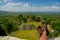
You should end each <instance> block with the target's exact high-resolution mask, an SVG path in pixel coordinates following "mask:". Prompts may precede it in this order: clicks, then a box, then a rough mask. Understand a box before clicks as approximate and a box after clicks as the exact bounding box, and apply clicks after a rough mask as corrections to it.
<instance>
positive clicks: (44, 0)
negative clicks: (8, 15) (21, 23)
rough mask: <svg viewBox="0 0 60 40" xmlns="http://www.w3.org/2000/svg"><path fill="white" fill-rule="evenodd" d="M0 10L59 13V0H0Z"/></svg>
mask: <svg viewBox="0 0 60 40" xmlns="http://www.w3.org/2000/svg"><path fill="white" fill-rule="evenodd" d="M0 10H1V11H19V12H20V11H22V12H25V11H27V12H28V11H43V12H45V11H46V12H60V0H0Z"/></svg>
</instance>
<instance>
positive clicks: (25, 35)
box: [11, 30, 39, 40]
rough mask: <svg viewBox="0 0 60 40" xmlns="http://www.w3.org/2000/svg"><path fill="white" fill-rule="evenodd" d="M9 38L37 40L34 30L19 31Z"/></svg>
mask: <svg viewBox="0 0 60 40" xmlns="http://www.w3.org/2000/svg"><path fill="white" fill-rule="evenodd" d="M11 36H14V37H17V38H21V39H28V40H38V38H39V36H38V32H37V31H36V30H19V31H16V32H13V33H12V34H11Z"/></svg>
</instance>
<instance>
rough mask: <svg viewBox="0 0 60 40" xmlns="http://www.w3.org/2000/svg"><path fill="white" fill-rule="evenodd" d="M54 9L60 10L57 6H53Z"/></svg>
mask: <svg viewBox="0 0 60 40" xmlns="http://www.w3.org/2000/svg"><path fill="white" fill-rule="evenodd" d="M51 8H52V9H59V7H57V6H51Z"/></svg>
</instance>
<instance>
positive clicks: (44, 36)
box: [38, 22, 49, 40]
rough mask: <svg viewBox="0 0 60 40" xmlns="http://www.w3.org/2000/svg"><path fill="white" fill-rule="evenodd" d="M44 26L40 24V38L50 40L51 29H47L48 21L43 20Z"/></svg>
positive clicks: (40, 39)
mask: <svg viewBox="0 0 60 40" xmlns="http://www.w3.org/2000/svg"><path fill="white" fill-rule="evenodd" d="M41 25H42V27H40V26H38V32H39V34H40V37H39V40H48V35H49V31H48V29H47V23H46V22H42V23H41Z"/></svg>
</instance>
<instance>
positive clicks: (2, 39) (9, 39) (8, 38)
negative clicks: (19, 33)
mask: <svg viewBox="0 0 60 40" xmlns="http://www.w3.org/2000/svg"><path fill="white" fill-rule="evenodd" d="M0 40H26V39H19V38H16V37H11V36H0Z"/></svg>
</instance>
